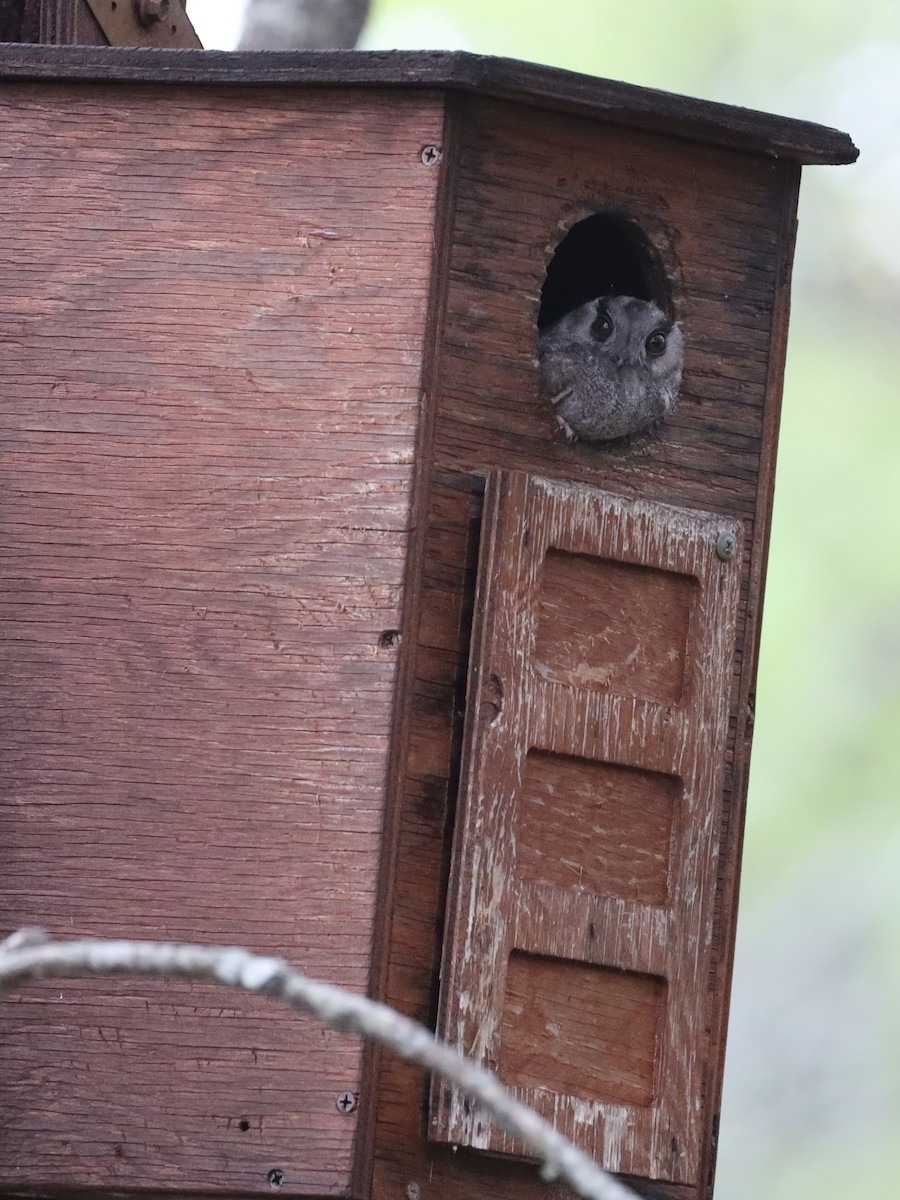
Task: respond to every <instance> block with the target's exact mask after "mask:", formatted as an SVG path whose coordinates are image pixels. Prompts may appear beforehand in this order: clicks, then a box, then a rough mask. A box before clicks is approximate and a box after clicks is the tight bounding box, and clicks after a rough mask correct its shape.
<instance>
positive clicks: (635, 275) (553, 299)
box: [538, 213, 674, 329]
mask: <svg viewBox="0 0 900 1200" xmlns="http://www.w3.org/2000/svg"><path fill="white" fill-rule="evenodd" d="M595 296H637V298H638V299H639V300H653V301H655V303H656V304H658V305H659V307H660V308H661V309H662V310H663V312H665V313H667V314H668V315H669V316H673V315H674V314H673V313H672V310H671V299H670V295H669V287H668V282H667V280H666V275H665V272H664V271H663V269H662V263H661V262H660V261H659V258H658V257H657V254H656V251H655V250H654V249H653V247H652V246H651V245H650V243H649V242H648V240H647V238H646V237H645V235H644V234H643V232H642V231H641V229H640V227H639V226H638V225H637V224H636V223H635V222H634V221H631V220H629V219H628V218H627V217H622V216H619V215H618V214H615V213H597V214H596V215H594V216H593V217H587V218H586V219H585V220H583V221H579V222H578V223H577V224H576V225H573V226H572V228H571V229H570V230H569V232H568V233H567V234H566V236H565V237H564V238H563V240H562V241H561V242H560V243H559V245H558V246H557V248H556V253H555V254H554V255H553V258H552V259H551V261H550V265H549V267H548V268H547V278H546V279H545V281H544V286H543V288H542V289H541V310H540V314H539V316H538V328H539V329H543V328H544V327H545V326H547V325H552V324H553V322H554V321H558V320H559V318H560V317H562V316H565V314H566V313H567V312H571V311H572V309H573V308H577V307H578V306H579V305H580V304H584V303H585V301H587V300H593V299H594V297H595Z"/></svg>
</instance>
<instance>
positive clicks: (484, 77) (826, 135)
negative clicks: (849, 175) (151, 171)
mask: <svg viewBox="0 0 900 1200" xmlns="http://www.w3.org/2000/svg"><path fill="white" fill-rule="evenodd" d="M0 75H6V76H9V77H16V76H17V77H20V78H30V79H47V78H54V79H62V78H70V79H86V80H92V81H101V80H102V81H107V82H111V81H115V80H123V81H131V82H139V81H144V82H148V83H170V82H174V83H198V84H236V83H242V84H251V85H254V84H255V85H260V84H304V85H312V86H326V87H334V86H336V87H347V86H349V85H354V86H356V87H404V88H406V87H409V88H438V89H441V90H447V91H455V92H459V93H462V94H463V95H477V96H481V97H492V98H495V99H504V100H511V101H514V102H516V103H520V104H527V105H533V106H538V107H540V108H541V109H543V110H545V111H549V110H557V111H560V112H563V113H573V114H582V115H589V116H591V117H595V118H599V119H600V120H603V121H607V122H609V123H610V124H613V125H619V126H624V127H627V128H629V129H633V130H655V131H658V132H660V133H664V134H667V135H669V136H673V137H677V138H683V139H686V140H689V141H695V142H702V143H704V144H706V145H710V146H723V147H734V148H736V149H739V150H743V151H746V152H749V153H751V154H763V155H769V156H774V157H779V158H787V159H792V160H793V161H796V162H799V163H849V162H854V161H855V160H856V157H857V154H858V151H857V149H856V147H855V146H854V145H853V142H852V141H851V140H850V138H849V137H848V136H847V134H845V133H842V132H841V131H840V130H836V129H828V128H826V127H824V126H822V125H815V124H813V123H811V122H808V121H797V120H793V119H790V118H787V117H779V116H775V115H774V114H772V113H762V112H755V111H753V110H752V109H745V108H737V107H735V106H733V105H728V104H716V103H712V102H710V101H707V100H696V99H693V98H692V97H689V96H679V95H675V94H673V93H671V92H661V91H657V90H655V89H653V88H641V87H636V86H635V85H634V84H628V83H619V82H617V81H614V80H610V79H599V78H596V77H594V76H589V75H579V74H576V73H574V72H572V71H562V70H559V69H558V68H555V67H544V66H539V65H537V64H535V63H521V62H516V61H515V60H513V59H506V58H489V57H484V56H480V55H475V54H464V53H459V52H454V53H447V52H442V51H422V50H416V51H404V50H390V51H384V50H382V51H359V50H353V51H341V50H327V51H315V50H306V51H288V52H273V51H242V52H237V53H236V52H229V53H227V54H225V53H221V52H214V51H196V50H195V51H191V50H174V51H167V50H153V49H143V48H141V49H136V50H134V49H125V48H120V47H110V48H109V49H108V51H106V52H103V53H102V54H99V55H98V54H97V53H95V52H92V51H91V50H90V49H87V48H82V47H69V46H60V47H48V48H41V49H40V50H38V49H37V48H34V47H19V46H3V47H0ZM529 182H530V183H531V184H533V183H535V182H536V180H530V181H529Z"/></svg>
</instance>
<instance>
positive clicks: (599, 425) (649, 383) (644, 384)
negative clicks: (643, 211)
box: [538, 296, 684, 442]
mask: <svg viewBox="0 0 900 1200" xmlns="http://www.w3.org/2000/svg"><path fill="white" fill-rule="evenodd" d="M538 358H539V362H540V367H541V385H542V390H543V392H544V394H545V395H546V396H547V398H548V399H549V400H550V403H551V404H552V405H553V408H554V412H555V414H556V419H557V421H558V422H559V425H560V427H561V428H562V429H563V431H564V432H565V434H566V437H567V438H569V440H570V441H576V440H578V439H579V438H581V439H583V440H584V441H586V442H604V441H612V440H613V439H615V438H622V437H628V436H630V435H631V434H634V433H639V432H641V431H642V430H645V429H649V428H650V427H651V426H652V425H655V424H656V423H657V422H658V421H661V420H662V419H663V418H664V417H667V416H668V415H669V414H670V413H671V412H672V411H673V409H674V408H675V405H676V403H677V401H678V389H679V387H680V386H681V368H682V362H683V359H684V338H683V335H682V333H681V329H680V328H679V327H678V325H676V324H674V323H673V322H672V321H670V320H669V319H668V318H667V317H666V316H665V314H664V313H663V312H661V311H660V309H659V308H657V306H656V305H655V304H653V303H652V302H651V301H649V300H638V299H636V298H635V297H634V296H601V297H599V298H598V299H596V300H590V301H588V303H587V304H582V305H581V306H580V307H579V308H576V309H573V311H572V312H570V313H566V315H565V316H564V317H562V318H561V319H560V320H558V321H556V322H555V323H554V324H553V325H550V326H549V327H548V328H547V329H545V330H543V332H542V333H541V336H540V349H539V355H538Z"/></svg>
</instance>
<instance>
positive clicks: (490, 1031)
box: [431, 473, 741, 1183]
mask: <svg viewBox="0 0 900 1200" xmlns="http://www.w3.org/2000/svg"><path fill="white" fill-rule="evenodd" d="M740 537H741V528H740V523H739V522H737V521H734V520H732V519H727V518H722V517H719V516H713V515H710V514H705V513H700V512H695V511H691V510H686V509H681V508H674V507H671V506H667V505H662V504H656V503H651V502H646V501H634V500H632V501H629V500H626V499H623V498H622V497H619V496H615V495H610V494H607V493H605V492H602V491H600V490H598V489H595V488H590V487H585V486H582V485H573V484H563V483H558V482H555V481H550V480H546V479H541V478H536V477H533V476H529V475H526V474H524V473H509V474H503V473H498V474H496V475H494V477H493V478H492V480H491V485H490V487H489V490H488V494H487V497H486V504H485V518H484V527H483V541H482V555H481V562H480V566H479V596H478V601H477V612H476V624H475V629H474V633H473V645H472V657H471V665H470V681H469V694H468V712H467V728H466V734H465V743H464V747H463V766H462V782H461V797H460V806H461V807H460V813H459V817H458V821H457V828H456V838H455V844H454V851H453V865H452V875H451V883H450V896H449V915H448V920H449V926H448V936H447V940H446V943H445V951H444V964H443V971H442V992H441V1008H440V1016H439V1032H440V1033H441V1034H442V1035H443V1036H444V1037H445V1038H447V1039H448V1040H449V1041H451V1042H453V1043H454V1044H457V1045H459V1046H460V1047H461V1048H462V1049H463V1050H464V1051H465V1052H466V1053H467V1054H470V1055H472V1056H473V1057H475V1058H476V1059H477V1060H478V1061H480V1062H483V1063H484V1064H486V1065H487V1066H489V1067H491V1068H492V1069H494V1070H497V1071H498V1072H499V1074H500V1076H501V1078H502V1079H503V1081H504V1082H505V1083H506V1084H507V1085H508V1086H509V1087H510V1088H512V1089H513V1090H514V1091H515V1092H516V1093H517V1094H518V1095H519V1096H520V1098H521V1099H523V1100H524V1101H525V1102H526V1103H528V1104H531V1105H533V1106H534V1107H535V1108H536V1109H538V1111H540V1112H541V1113H542V1114H543V1115H544V1116H545V1117H547V1119H548V1120H551V1121H552V1122H553V1123H555V1124H556V1125H557V1126H558V1127H559V1128H560V1129H561V1130H562V1131H563V1132H565V1133H566V1134H567V1135H569V1136H570V1137H572V1138H573V1139H574V1140H575V1141H576V1142H578V1143H579V1144H581V1145H582V1146H583V1147H585V1148H586V1149H587V1150H588V1151H589V1152H590V1153H592V1154H593V1155H595V1156H596V1157H597V1159H598V1160H599V1161H600V1162H601V1163H602V1164H603V1165H604V1166H605V1167H606V1168H607V1169H609V1170H612V1171H617V1172H622V1173H625V1174H631V1175H639V1176H643V1177H645V1178H651V1179H663V1180H670V1181H675V1182H681V1183H696V1182H697V1177H698V1171H699V1169H700V1153H701V1139H702V1133H703V1131H702V1129H700V1127H699V1122H698V1114H699V1111H700V1099H701V1096H700V1089H701V1086H702V1080H703V1078H704V1067H705V1065H706V1064H704V1063H703V1061H701V1058H702V1055H701V1054H700V1053H698V1048H699V1047H701V1046H702V1045H703V1044H705V1043H704V1039H703V1036H702V1035H703V1029H704V1023H705V1020H706V1015H707V1014H706V1008H707V1003H708V990H707V989H708V975H709V950H710V943H711V937H712V923H713V910H714V901H715V867H716V855H717V849H718V845H717V842H718V830H719V806H720V793H721V784H722V773H723V765H724V755H725V748H726V740H727V722H728V695H729V688H730V683H731V673H732V664H733V657H734V638H735V617H736V611H737V603H738V594H739V579H740V571H739V568H738V566H737V563H738V562H739V561H740V560H739V546H738V543H739V541H740ZM736 551H738V553H737V554H736ZM431 1135H432V1137H433V1138H435V1139H436V1140H446V1141H450V1142H454V1143H461V1144H465V1145H470V1146H476V1147H482V1148H486V1149H490V1150H493V1151H501V1152H511V1153H516V1152H521V1147H520V1146H517V1145H516V1144H514V1143H513V1142H512V1141H511V1140H510V1139H509V1137H508V1136H507V1135H506V1134H505V1133H504V1132H503V1131H502V1130H499V1129H497V1128H495V1127H494V1126H492V1125H491V1123H490V1121H489V1120H488V1119H487V1118H486V1116H484V1115H483V1114H482V1113H481V1112H479V1111H477V1110H475V1109H472V1108H471V1106H470V1105H468V1103H467V1102H466V1101H465V1100H464V1099H463V1098H462V1097H461V1096H460V1095H459V1094H457V1093H456V1092H455V1091H453V1090H452V1089H450V1088H448V1087H446V1086H444V1085H443V1084H441V1083H440V1082H435V1085H434V1089H433V1103H432V1122H431Z"/></svg>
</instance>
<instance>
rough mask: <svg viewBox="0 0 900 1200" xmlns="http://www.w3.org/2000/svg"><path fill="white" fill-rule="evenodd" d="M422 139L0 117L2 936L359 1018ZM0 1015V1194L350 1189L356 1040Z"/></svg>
mask: <svg viewBox="0 0 900 1200" xmlns="http://www.w3.org/2000/svg"><path fill="white" fill-rule="evenodd" d="M441 128H442V105H441V101H440V100H439V99H438V98H435V97H433V96H429V95H427V94H426V93H424V92H419V93H406V94H405V95H404V96H398V95H396V94H393V93H380V92H370V93H367V96H366V100H365V103H364V104H360V103H359V99H358V96H356V95H354V94H352V93H347V92H341V91H337V90H330V91H316V90H309V91H306V92H304V94H303V95H302V97H298V95H297V94H296V93H295V92H293V91H273V90H269V91H267V92H265V93H258V94H254V93H252V92H250V91H242V92H240V93H239V94H236V93H234V92H232V91H227V90H222V91H198V90H186V89H177V88H172V89H166V90H164V91H163V90H160V89H153V88H145V87H120V88H115V89H109V88H96V87H91V86H86V85H79V86H66V85H39V86H34V85H30V84H8V83H7V84H6V85H5V86H4V87H3V89H2V93H0V162H2V167H3V171H2V176H0V205H2V212H3V215H4V220H3V223H2V231H3V232H2V233H0V238H2V254H3V261H4V271H3V276H2V285H0V286H2V302H0V309H2V318H0V329H2V338H3V355H2V359H0V373H2V377H3V402H2V410H0V411H2V416H0V423H2V443H3V453H2V487H3V505H2V525H3V534H2V544H3V547H4V549H3V556H2V573H3V578H2V592H0V619H2V626H0V632H2V641H3V673H2V678H0V731H2V759H0V770H2V787H3V802H2V807H0V821H2V846H3V851H2V856H3V868H2V876H0V907H2V924H3V928H4V929H11V928H15V927H17V926H20V925H23V924H39V925H43V926H46V927H48V928H50V929H51V930H52V931H53V932H55V933H57V934H60V935H78V934H100V935H129V934H131V935H136V936H142V935H145V936H148V937H164V938H172V939H177V940H181V939H186V940H199V941H207V942H214V943H223V942H224V943H231V942H238V943H241V944H244V945H248V946H250V947H252V948H254V949H256V950H262V951H273V952H277V953H282V954H284V955H285V956H286V957H287V958H288V959H289V960H290V961H291V962H292V963H294V964H295V965H296V966H297V967H299V968H300V969H302V970H304V971H308V972H309V973H311V974H312V975H314V976H320V977H324V978H327V979H330V980H333V981H335V982H337V983H341V984H344V985H346V986H348V987H350V988H353V989H356V990H360V991H362V990H365V989H366V988H367V987H368V982H369V975H370V970H371V962H372V947H373V941H374V929H373V912H374V902H375V892H376V881H377V870H378V859H379V850H380V844H381V830H382V823H383V817H384V797H385V786H386V774H387V762H388V753H389V744H390V735H391V728H392V720H393V708H394V704H395V689H396V686H397V655H398V652H399V651H398V646H399V643H400V640H401V639H400V638H399V637H397V636H389V637H387V638H385V637H383V636H382V635H383V634H384V633H385V631H391V630H401V629H402V627H403V621H404V616H403V611H402V586H403V580H404V571H405V567H406V555H407V545H408V536H409V524H410V494H411V486H412V483H411V481H412V470H413V459H414V448H415V445H416V437H417V426H418V417H419V411H420V409H419V388H420V383H421V361H422V353H421V347H422V340H423V336H424V312H425V307H426V302H427V292H428V283H429V272H430V267H431V253H432V238H433V225H434V196H435V188H436V182H437V172H435V171H434V170H433V169H432V168H429V167H426V166H424V165H423V164H422V162H421V161H420V148H421V145H422V144H423V143H429V142H439V141H440V135H441ZM0 1019H2V1040H3V1044H4V1050H3V1070H2V1072H0V1103H2V1106H3V1110H4V1120H3V1124H2V1132H0V1188H4V1189H9V1188H13V1187H19V1186H22V1184H23V1182H24V1183H25V1184H27V1186H28V1187H30V1188H32V1189H37V1190H40V1189H45V1190H49V1191H50V1192H53V1193H54V1194H55V1192H56V1190H57V1189H58V1188H60V1187H62V1186H64V1185H65V1186H68V1187H96V1188H107V1189H108V1188H116V1189H119V1190H121V1189H128V1188H134V1187H141V1188H145V1189H149V1190H151V1191H152V1190H154V1189H156V1190H160V1191H162V1190H171V1191H174V1192H176V1193H177V1194H182V1195H183V1194H193V1193H195V1192H210V1191H218V1192H226V1193H228V1194H233V1195H237V1194H255V1193H265V1194H270V1192H271V1188H270V1186H269V1183H268V1180H267V1172H268V1171H269V1170H270V1169H273V1168H275V1169H278V1170H281V1171H283V1172H284V1186H283V1191H284V1193H285V1194H295V1195H310V1194H313V1195H323V1196H324V1195H335V1194H347V1192H348V1189H349V1187H350V1182H349V1181H350V1178H351V1173H352V1171H353V1168H354V1162H353V1157H354V1145H355V1137H356V1132H357V1131H356V1125H357V1117H356V1116H349V1117H348V1116H342V1115H341V1114H339V1113H338V1112H337V1110H336V1107H335V1100H336V1098H337V1096H338V1095H339V1093H341V1092H343V1091H351V1092H356V1091H359V1089H360V1087H361V1076H360V1071H361V1059H360V1053H361V1051H360V1045H359V1043H358V1041H357V1040H356V1039H351V1038H348V1037H346V1036H345V1035H338V1034H334V1033H329V1032H327V1031H325V1030H323V1029H322V1028H320V1027H319V1026H318V1025H317V1024H315V1023H313V1022H311V1021H307V1020H305V1019H302V1018H299V1019H298V1018H297V1017H295V1016H294V1015H291V1014H289V1013H287V1012H286V1011H285V1012H282V1011H280V1010H278V1009H277V1008H275V1007H273V1006H272V1005H270V1004H266V1003H265V1002H264V1001H262V1000H261V999H260V1000H257V999H249V998H247V997H244V996H235V995H228V996H223V994H222V992H221V990H217V989H212V988H204V987H199V986H191V985H187V984H174V983H173V984H163V983H149V982H146V983H141V985H140V987H138V986H137V985H136V984H134V983H127V982H122V983H117V982H114V981H91V982H83V983H81V982H67V983H66V984H65V985H64V986H51V985H49V984H48V985H46V986H42V987H32V988H29V989H26V990H23V991H22V992H21V993H20V994H19V995H18V996H16V997H15V998H13V999H12V1000H11V1001H9V1002H7V1003H6V1004H5V1005H4V1006H3V1008H2V1013H0Z"/></svg>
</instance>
